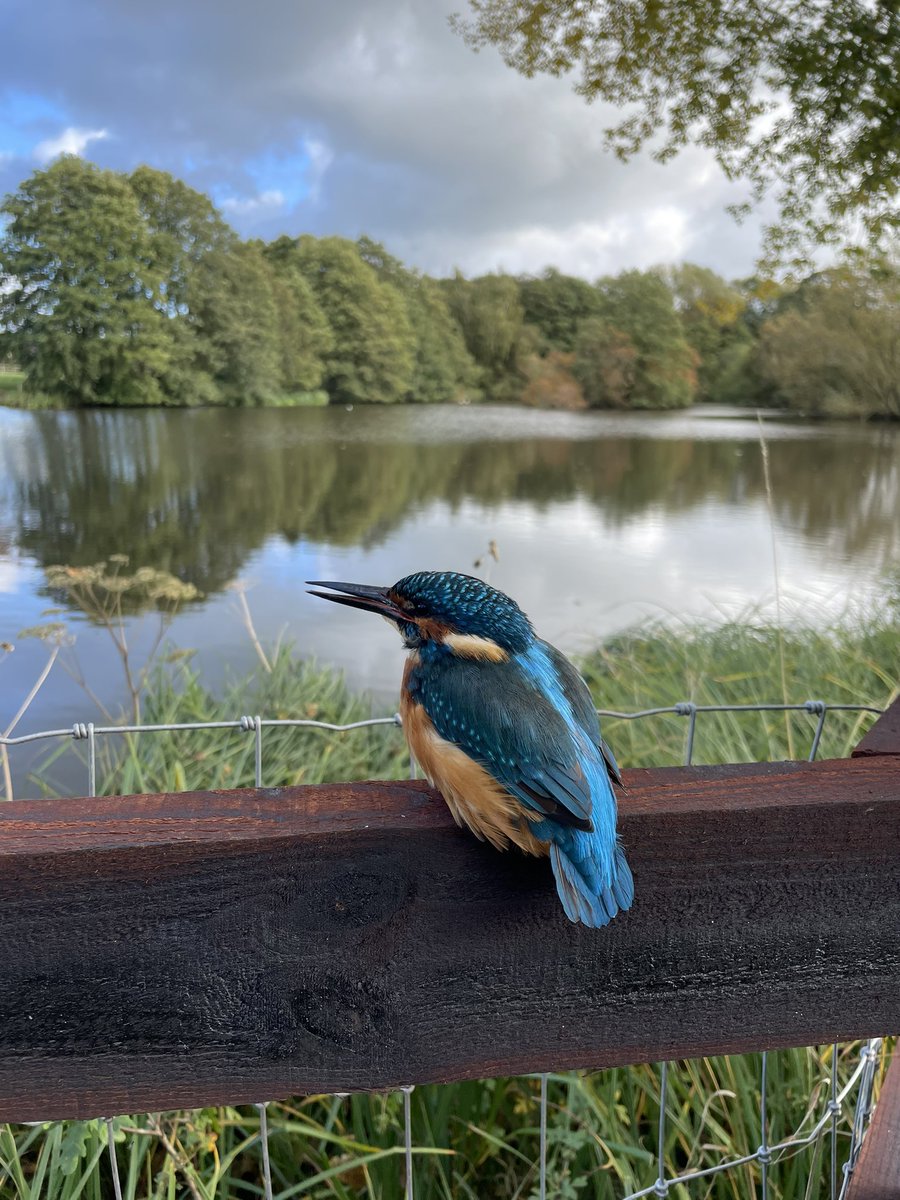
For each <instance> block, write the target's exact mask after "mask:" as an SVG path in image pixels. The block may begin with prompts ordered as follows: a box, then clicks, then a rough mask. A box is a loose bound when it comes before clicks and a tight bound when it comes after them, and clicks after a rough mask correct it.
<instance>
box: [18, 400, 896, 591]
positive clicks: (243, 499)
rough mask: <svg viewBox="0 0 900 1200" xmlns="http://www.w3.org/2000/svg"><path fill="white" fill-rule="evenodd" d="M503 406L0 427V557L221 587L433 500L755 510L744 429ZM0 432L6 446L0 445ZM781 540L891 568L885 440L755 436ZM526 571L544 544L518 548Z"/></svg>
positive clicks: (633, 517) (750, 436)
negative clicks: (102, 567) (253, 560)
mask: <svg viewBox="0 0 900 1200" xmlns="http://www.w3.org/2000/svg"><path fill="white" fill-rule="evenodd" d="M597 418H598V415H597V414H585V415H580V414H578V415H568V414H563V415H559V414H545V413H541V414H534V413H519V412H518V411H515V410H468V411H461V410H428V409H418V408H415V409H409V408H407V409H399V410H388V411H383V410H382V411H377V412H372V411H370V410H365V411H357V412H344V411H342V410H339V411H335V410H313V411H306V412H302V411H301V412H296V411H294V412H292V411H290V410H269V411H227V412H225V411H204V412H193V413H192V412H165V411H158V410H156V411H146V412H117V413H100V412H81V413H65V414H59V413H34V414H5V415H4V417H3V418H2V420H0V439H2V453H3V458H2V463H3V467H4V474H5V482H4V485H3V487H2V489H0V505H2V507H0V542H2V540H3V539H6V541H8V542H11V543H12V544H14V545H15V546H17V547H18V550H19V552H20V553H24V554H26V555H28V556H30V557H33V558H34V559H35V560H36V561H37V563H38V564H42V565H44V564H48V563H53V562H63V563H70V564H76V565H82V564H87V563H92V562H95V561H97V560H98V559H101V558H104V557H106V556H108V555H110V554H113V553H123V552H124V553H127V554H128V555H129V556H130V558H131V561H132V563H133V564H134V565H136V566H141V565H152V566H155V567H158V568H163V569H166V570H169V571H172V572H173V573H175V574H177V575H178V576H179V577H181V578H183V579H185V580H189V581H190V582H192V583H194V584H196V586H197V587H198V588H200V589H201V591H202V592H203V593H205V594H206V595H207V596H208V595H211V594H213V593H216V592H218V591H219V590H220V589H221V588H222V587H223V586H224V585H225V584H226V583H227V582H228V581H229V580H230V579H232V578H233V577H234V576H235V575H236V574H238V573H239V572H240V571H241V570H242V569H243V567H244V565H245V563H246V562H247V560H248V558H249V557H250V556H251V555H253V554H254V553H255V552H257V551H259V550H260V549H261V548H262V547H263V546H264V545H265V544H266V543H267V542H268V541H269V540H270V539H271V538H272V537H273V536H276V535H277V536H280V537H281V538H283V539H284V540H285V541H286V542H288V543H291V544H292V543H296V542H298V541H301V540H303V541H306V542H313V543H317V544H327V545H331V546H345V547H350V546H358V547H361V548H369V549H371V548H373V547H375V546H378V545H380V544H383V543H384V542H385V540H386V539H387V538H388V537H389V536H390V535H391V534H392V533H394V532H395V531H396V530H397V529H398V528H399V527H400V526H401V525H402V524H403V523H406V522H410V521H412V520H414V519H415V518H416V517H417V516H418V515H423V514H425V513H426V512H427V511H428V510H430V509H433V508H434V506H435V505H437V504H439V503H440V504H441V505H446V506H447V508H448V510H449V516H448V518H447V520H448V523H451V524H452V517H453V514H456V513H458V512H459V511H460V510H461V509H462V508H463V506H465V505H469V504H475V505H477V506H479V507H480V508H481V509H482V510H484V511H486V512H487V513H490V512H492V511H496V510H498V509H499V507H500V506H502V505H508V504H509V503H510V502H520V503H521V504H523V505H524V506H526V507H527V509H528V510H529V511H531V512H534V513H535V514H540V513H544V512H546V511H547V510H548V508H549V507H550V506H553V505H559V504H561V503H565V502H571V501H575V500H579V501H581V502H584V503H587V504H588V505H589V506H590V507H591V508H592V509H593V510H594V512H595V514H596V518H597V520H598V521H599V522H601V523H602V525H603V526H604V528H605V529H606V530H607V531H614V530H617V529H619V530H621V529H624V528H626V527H627V526H629V524H633V523H634V522H635V521H638V520H643V519H645V518H646V517H647V516H648V515H650V514H658V513H664V514H666V519H667V520H674V519H675V518H677V517H679V516H680V515H686V514H689V513H691V512H694V513H697V514H700V513H701V512H703V511H705V510H707V509H708V508H709V506H713V507H714V508H716V509H717V510H718V511H719V514H720V517H721V518H722V520H725V521H727V519H728V514H729V512H731V513H734V514H737V513H739V512H740V511H741V510H743V509H745V508H746V506H747V505H748V504H750V503H753V502H758V501H761V500H762V499H764V495H765V482H764V473H763V466H762V457H761V454H760V447H759V442H758V437H757V431H756V427H755V425H754V423H752V422H750V421H746V420H733V419H728V420H722V419H719V420H715V419H714V418H713V417H712V416H708V415H706V414H700V415H697V416H695V417H694V418H693V419H692V418H691V417H690V416H685V415H682V414H679V415H678V417H677V419H676V420H674V421H673V420H671V419H669V420H667V419H666V418H665V417H658V418H655V419H654V418H653V417H650V418H649V419H648V418H647V417H643V418H631V419H630V420H629V419H628V418H624V419H623V418H615V417H611V418H605V419H604V416H603V415H602V414H600V415H599V420H598V419H597ZM4 434H5V436H4ZM766 436H767V439H768V441H769V456H770V470H771V480H772V491H773V505H774V511H775V515H776V518H777V521H778V523H779V525H781V526H783V527H784V528H785V529H787V530H790V531H791V534H792V536H800V537H802V538H804V539H807V540H808V541H809V542H810V543H811V544H814V545H815V546H816V547H817V548H818V549H819V551H820V552H821V553H822V554H823V555H825V556H826V557H827V558H828V559H829V560H833V559H835V558H841V559H844V560H846V561H848V562H849V561H851V560H854V561H855V560H858V559H859V558H860V556H863V557H865V558H866V559H867V560H868V561H869V562H870V565H871V568H872V569H881V568H883V567H885V566H887V565H888V564H889V563H891V562H894V561H896V560H897V558H898V555H900V521H898V512H900V456H898V452H897V451H898V437H897V433H896V431H895V430H893V429H891V428H888V427H885V426H882V427H874V428H869V427H863V426H847V427H844V428H843V429H841V430H838V429H836V428H835V427H833V426H832V427H798V426H791V425H787V424H783V425H778V424H772V425H769V426H768V427H767V434H766ZM533 550H534V554H535V555H536V557H539V556H540V554H541V546H540V545H536V546H534V547H533Z"/></svg>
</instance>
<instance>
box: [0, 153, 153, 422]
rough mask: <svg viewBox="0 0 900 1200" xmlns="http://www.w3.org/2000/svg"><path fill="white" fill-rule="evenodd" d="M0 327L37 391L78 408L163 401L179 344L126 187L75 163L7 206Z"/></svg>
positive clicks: (48, 173) (51, 171)
mask: <svg viewBox="0 0 900 1200" xmlns="http://www.w3.org/2000/svg"><path fill="white" fill-rule="evenodd" d="M0 212H3V213H5V214H6V215H7V216H8V217H9V218H10V221H9V225H8V227H7V229H6V231H5V233H4V235H3V238H2V241H0V264H2V271H3V272H4V273H6V274H7V275H9V276H11V277H13V278H14V279H15V281H16V285H15V286H14V287H13V288H12V289H11V290H9V291H7V292H6V293H5V294H3V295H0V324H3V325H5V326H6V328H7V331H8V333H9V336H10V339H11V341H12V343H13V347H14V350H15V354H16V357H17V359H18V360H19V362H20V363H21V365H22V367H23V368H24V369H25V371H26V386H27V388H28V390H30V391H45V392H49V393H51V394H54V395H58V396H62V397H63V398H65V399H66V400H68V401H69V402H70V403H72V404H147V403H159V402H160V401H162V400H163V399H164V392H163V389H162V387H161V382H160V381H161V379H162V378H163V377H164V376H165V373H166V370H167V369H168V366H169V363H170V358H171V353H172V339H171V336H170V330H169V328H168V323H167V321H166V319H165V317H164V315H163V313H162V312H161V311H160V309H159V308H158V307H157V305H156V303H155V298H156V297H157V296H158V294H159V290H160V284H161V276H160V272H159V270H158V268H157V267H156V266H155V265H154V256H153V252H152V245H151V238H150V235H149V233H148V230H147V228H146V225H145V224H144V222H143V220H142V218H141V214H140V211H139V208H138V204H137V201H136V199H135V196H134V193H133V192H132V190H131V188H130V187H129V185H128V182H127V181H126V180H125V179H124V178H123V177H122V176H121V175H117V174H115V173H114V172H112V171H103V170H101V169H100V168H99V167H96V166H94V165H93V164H91V163H86V162H84V161H83V160H82V159H80V158H76V157H74V156H65V157H63V158H59V159H57V160H56V162H54V163H53V164H52V165H51V166H49V167H47V168H46V169H45V170H41V171H36V172H35V173H34V174H33V175H32V176H31V177H30V178H29V179H27V180H25V182H24V183H23V184H22V185H21V186H20V187H19V189H18V191H17V192H15V193H13V194H12V195H11V196H8V197H7V198H6V200H5V201H4V203H3V206H2V208H0Z"/></svg>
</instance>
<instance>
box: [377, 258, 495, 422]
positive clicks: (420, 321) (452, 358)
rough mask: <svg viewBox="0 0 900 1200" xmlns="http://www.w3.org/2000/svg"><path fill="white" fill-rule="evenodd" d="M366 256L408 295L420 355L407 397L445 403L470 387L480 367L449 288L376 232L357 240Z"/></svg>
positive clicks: (384, 278) (381, 275) (386, 280)
mask: <svg viewBox="0 0 900 1200" xmlns="http://www.w3.org/2000/svg"><path fill="white" fill-rule="evenodd" d="M356 245H357V249H358V250H359V255H360V257H361V258H362V260H363V262H366V263H368V265H369V266H370V267H371V268H372V270H373V271H375V273H376V274H377V275H378V278H379V279H380V280H381V281H382V283H385V284H387V285H388V286H390V287H393V288H394V289H395V290H396V291H397V293H398V294H399V295H400V296H402V297H403V301H404V304H405V305H406V314H407V317H408V318H409V323H410V326H411V328H412V333H413V337H414V339H415V360H414V363H413V372H412V378H411V380H410V385H409V393H408V395H407V396H406V399H408V400H410V401H414V402H417V403H420V404H445V403H447V402H448V401H451V400H455V399H457V398H458V397H459V396H460V394H465V393H468V392H471V391H472V390H473V389H474V387H475V383H476V379H477V368H476V366H475V362H474V360H473V358H472V356H471V355H470V354H469V352H468V350H467V349H466V344H465V341H464V340H463V336H462V333H461V331H460V328H459V326H458V324H457V323H456V321H454V319H453V317H452V316H451V314H450V309H449V307H448V305H447V301H446V298H445V296H444V293H443V292H442V291H441V289H440V287H439V286H438V285H437V283H435V281H434V280H433V279H429V278H428V277H427V276H425V275H420V274H419V273H418V272H416V271H411V270H409V269H408V268H407V267H405V266H404V265H403V263H401V262H400V260H399V259H396V258H394V257H393V255H391V254H388V252H387V251H386V250H385V248H384V246H382V245H380V243H378V242H374V241H372V239H371V238H368V237H361V238H359V239H358V240H357V243H356Z"/></svg>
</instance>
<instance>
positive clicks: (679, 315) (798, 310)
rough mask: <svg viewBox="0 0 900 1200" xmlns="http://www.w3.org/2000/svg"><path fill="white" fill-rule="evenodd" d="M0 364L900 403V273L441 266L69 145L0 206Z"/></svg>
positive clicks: (689, 398) (881, 268) (645, 395)
mask: <svg viewBox="0 0 900 1200" xmlns="http://www.w3.org/2000/svg"><path fill="white" fill-rule="evenodd" d="M0 213H2V214H3V215H4V216H5V218H6V227H5V229H4V231H3V233H2V236H0V361H7V362H15V363H17V364H18V365H19V366H20V367H21V369H22V370H23V371H24V372H25V387H26V391H27V393H28V394H32V395H35V396H37V395H41V394H42V395H49V396H52V397H55V398H58V399H59V400H60V401H62V402H64V403H66V404H70V405H76V406H77V405H158V404H162V405H213V404H218V405H241V406H252V405H269V404H304V403H327V402H334V403H341V404H355V403H371V402H374V403H382V404H391V403H396V402H403V401H413V402H417V403H442V402H450V401H480V400H495V401H496V400H500V401H518V402H523V403H527V404H533V405H543V406H556V407H567V408H583V407H597V408H623V409H633V408H652V409H665V408H680V407H684V406H686V405H689V404H692V403H694V402H696V401H707V400H715V401H723V402H729V403H752V404H784V403H786V404H789V405H790V406H791V407H795V408H797V409H800V410H803V411H807V412H811V413H816V414H826V413H829V412H855V413H860V414H877V415H883V416H894V417H897V416H900V269H898V266H897V265H896V264H895V263H892V262H891V261H890V260H888V259H886V258H884V257H878V258H875V257H872V256H871V255H870V256H862V255H860V256H858V257H857V258H856V259H853V260H850V259H848V261H847V262H846V263H845V264H844V265H842V266H840V267H837V268H834V269H832V270H829V271H823V272H819V273H817V274H815V275H811V276H810V277H808V278H807V279H805V280H804V281H803V282H802V283H801V284H799V285H797V286H792V287H790V288H788V287H786V286H783V285H779V284H777V283H775V282H773V281H770V280H761V279H750V280H744V281H740V282H738V283H729V282H726V281H725V280H724V279H722V278H720V277H719V276H718V275H716V274H715V272H713V271H711V270H708V269H707V268H705V267H699V266H695V265H692V264H683V265H680V266H675V267H667V268H657V269H654V270H651V271H625V272H623V273H622V274H620V275H617V276H615V277H607V278H602V279H599V280H598V281H597V282H596V283H593V284H592V283H588V282H586V281H585V280H583V279H579V278H575V277H573V276H568V275H564V274H562V273H560V272H559V271H557V270H555V269H552V268H550V269H548V270H547V271H545V272H544V273H543V275H541V276H539V277H516V276H512V275H504V274H492V275H484V276H481V277H480V278H476V279H467V278H464V277H463V276H462V275H461V274H459V273H457V274H456V275H454V276H453V277H452V278H450V279H432V278H430V277H429V276H427V275H423V274H421V273H419V272H417V271H414V270H411V269H409V268H407V267H406V266H404V264H403V263H401V262H400V261H398V260H397V259H396V258H393V257H392V256H391V255H390V254H388V252H387V251H386V250H385V249H384V247H383V246H381V245H379V244H378V243H376V242H373V241H371V240H370V239H368V238H365V237H363V238H360V239H359V240H358V241H356V242H353V241H349V240H347V239H344V238H339V237H325V238H314V237H311V236H308V235H304V236H301V237H298V238H289V237H281V238H278V239H277V240H275V241H273V242H270V243H264V242H262V241H249V242H245V241H242V240H241V239H240V238H239V237H238V235H237V234H236V233H235V232H234V230H232V229H231V228H230V227H229V226H228V224H227V223H226V222H225V221H224V220H223V219H222V217H221V215H220V214H219V213H218V212H217V210H216V209H215V207H214V206H213V204H212V202H211V201H210V200H209V198H208V197H206V196H205V195H203V194H201V193H200V192H197V191H195V190H193V189H192V188H189V187H188V186H187V185H186V184H184V183H182V182H180V181H179V180H177V179H175V178H173V177H172V176H171V175H168V174H166V173H165V172H163V171H157V170H154V169H152V168H150V167H139V168H138V169H137V170H136V171H134V172H132V173H131V174H130V175H125V174H120V173H117V172H113V171H106V170H102V169H100V168H99V167H97V166H95V165H93V164H91V163H88V162H85V161H83V160H82V159H80V158H76V157H71V156H67V157H63V158H60V159H58V160H57V161H56V162H54V163H53V164H52V165H51V166H49V167H48V168H46V169H45V170H40V171H36V172H35V173H34V174H33V175H32V176H31V177H30V178H29V179H28V180H26V181H25V182H24V183H23V184H22V185H21V186H20V188H19V189H18V191H17V192H15V193H13V194H12V195H10V196H8V197H7V198H6V200H5V201H4V203H3V205H2V207H0Z"/></svg>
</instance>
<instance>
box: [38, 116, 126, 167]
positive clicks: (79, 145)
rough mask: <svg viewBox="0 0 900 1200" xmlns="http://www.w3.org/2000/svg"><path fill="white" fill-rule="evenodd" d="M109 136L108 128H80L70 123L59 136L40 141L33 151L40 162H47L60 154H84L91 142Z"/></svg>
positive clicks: (102, 139)
mask: <svg viewBox="0 0 900 1200" xmlns="http://www.w3.org/2000/svg"><path fill="white" fill-rule="evenodd" d="M108 137H109V132H108V130H106V129H78V128H76V127H75V126H74V125H70V126H69V127H68V129H64V130H63V131H62V133H61V134H59V136H58V137H55V138H48V139H47V140H46V141H43V142H38V144H37V145H36V146H35V148H34V151H33V153H34V157H35V158H36V159H37V160H38V162H40V163H46V162H49V161H50V160H51V159H52V158H57V157H58V156H59V155H60V154H84V152H85V150H86V149H87V147H88V145H89V143H90V142H102V141H105V139H106V138H108Z"/></svg>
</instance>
